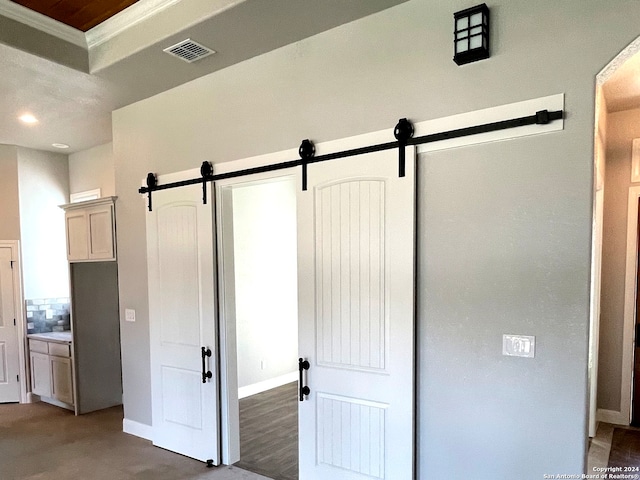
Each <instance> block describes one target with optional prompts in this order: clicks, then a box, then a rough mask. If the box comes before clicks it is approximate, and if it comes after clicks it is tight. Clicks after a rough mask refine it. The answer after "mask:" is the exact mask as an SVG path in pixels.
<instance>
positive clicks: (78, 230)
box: [65, 210, 89, 262]
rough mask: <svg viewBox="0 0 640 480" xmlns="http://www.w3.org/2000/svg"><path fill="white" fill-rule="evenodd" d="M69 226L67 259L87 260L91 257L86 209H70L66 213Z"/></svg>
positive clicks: (71, 260)
mask: <svg viewBox="0 0 640 480" xmlns="http://www.w3.org/2000/svg"><path fill="white" fill-rule="evenodd" d="M65 221H66V226H67V260H69V261H70V262H73V261H76V260H86V259H88V258H89V247H88V241H87V240H88V239H87V233H88V227H87V214H86V212H85V211H84V210H75V211H70V212H67V213H66V214H65Z"/></svg>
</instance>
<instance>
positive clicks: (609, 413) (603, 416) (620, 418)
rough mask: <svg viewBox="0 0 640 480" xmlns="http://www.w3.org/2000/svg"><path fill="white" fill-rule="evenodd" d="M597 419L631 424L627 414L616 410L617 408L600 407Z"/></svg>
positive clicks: (618, 423) (617, 423)
mask: <svg viewBox="0 0 640 480" xmlns="http://www.w3.org/2000/svg"><path fill="white" fill-rule="evenodd" d="M596 419H597V420H598V421H599V422H605V423H612V424H614V425H625V426H629V419H628V418H627V416H626V415H625V414H623V413H622V412H616V411H615V410H604V409H602V408H599V409H598V411H597V412H596Z"/></svg>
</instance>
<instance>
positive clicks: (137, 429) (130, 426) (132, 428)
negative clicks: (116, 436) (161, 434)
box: [122, 418, 153, 440]
mask: <svg viewBox="0 0 640 480" xmlns="http://www.w3.org/2000/svg"><path fill="white" fill-rule="evenodd" d="M122 431H123V432H124V433H128V434H129V435H135V436H136V437H140V438H144V439H145V440H153V427H152V426H151V425H145V424H144V423H140V422H135V421H133V420H129V419H128V418H124V419H123V420H122Z"/></svg>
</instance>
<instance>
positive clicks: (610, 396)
mask: <svg viewBox="0 0 640 480" xmlns="http://www.w3.org/2000/svg"><path fill="white" fill-rule="evenodd" d="M638 72H640V38H638V39H636V40H635V41H634V42H632V43H631V44H630V45H628V46H627V47H626V48H625V49H624V50H622V52H621V53H620V54H619V55H617V56H616V58H614V59H613V60H612V61H611V62H610V63H609V65H607V66H606V67H605V68H604V69H603V70H602V71H601V72H600V73H599V74H598V75H597V77H596V80H597V85H596V108H595V111H596V112H595V113H596V118H595V132H594V134H595V142H594V209H593V211H594V217H593V230H592V233H593V245H592V246H593V255H592V291H591V293H592V295H591V298H592V303H591V342H590V356H589V362H590V363H589V372H590V385H591V391H590V394H591V409H590V414H591V415H590V436H593V434H594V433H595V421H596V417H597V420H599V421H604V422H607V423H612V424H620V425H629V424H630V422H631V421H632V418H633V419H634V423H637V422H638V421H639V418H640V411H635V410H637V408H635V407H634V406H633V405H634V403H636V401H635V399H637V398H640V382H636V383H638V387H637V388H636V387H634V373H633V365H634V362H637V361H638V358H636V359H635V361H634V356H635V357H638V351H637V349H636V348H635V343H637V342H638V339H637V338H635V339H634V337H636V336H635V328H634V326H635V322H636V318H637V313H636V301H637V298H638V292H637V288H636V285H637V283H638V269H637V268H638V198H639V196H640V140H637V139H640V85H639V84H638V83H637V81H636V80H635V78H636V77H637V75H638ZM636 145H637V146H636ZM636 377H637V375H636ZM596 386H597V391H596ZM632 399H634V400H633V402H632ZM596 412H597V415H596Z"/></svg>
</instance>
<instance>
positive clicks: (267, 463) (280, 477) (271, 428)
mask: <svg viewBox="0 0 640 480" xmlns="http://www.w3.org/2000/svg"><path fill="white" fill-rule="evenodd" d="M297 388H298V384H297V383H296V382H294V383H289V384H287V385H283V386H282V387H278V388H274V389H272V390H268V391H266V392H262V393H259V394H257V395H252V396H250V397H247V398H243V399H241V400H240V461H239V462H238V463H236V464H235V465H236V466H237V467H240V468H244V469H245V470H249V471H252V472H255V473H259V474H261V475H265V476H267V477H270V478H272V479H274V480H298V397H297V395H298V390H297Z"/></svg>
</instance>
